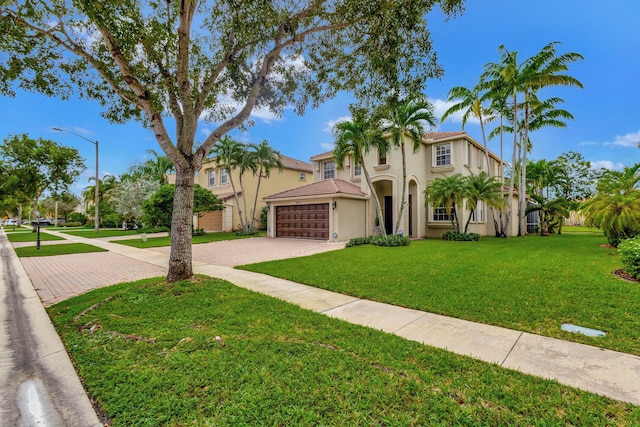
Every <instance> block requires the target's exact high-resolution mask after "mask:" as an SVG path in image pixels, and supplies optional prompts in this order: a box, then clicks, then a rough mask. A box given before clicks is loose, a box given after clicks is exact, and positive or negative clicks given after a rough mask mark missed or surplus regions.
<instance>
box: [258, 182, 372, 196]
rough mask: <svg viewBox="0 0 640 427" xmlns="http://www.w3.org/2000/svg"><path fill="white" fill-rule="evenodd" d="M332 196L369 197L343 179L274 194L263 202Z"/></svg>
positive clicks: (316, 183)
mask: <svg viewBox="0 0 640 427" xmlns="http://www.w3.org/2000/svg"><path fill="white" fill-rule="evenodd" d="M332 194H346V195H350V196H360V197H366V196H367V195H366V194H365V193H363V192H362V191H360V186H358V185H354V184H352V183H350V182H347V181H343V180H341V179H334V178H331V179H323V180H322V181H318V182H314V183H313V184H309V185H305V186H302V187H298V188H294V189H291V190H287V191H283V192H281V193H276V194H272V195H271V196H267V197H265V198H264V199H263V200H275V199H288V198H291V197H308V196H325V195H326V196H329V195H332Z"/></svg>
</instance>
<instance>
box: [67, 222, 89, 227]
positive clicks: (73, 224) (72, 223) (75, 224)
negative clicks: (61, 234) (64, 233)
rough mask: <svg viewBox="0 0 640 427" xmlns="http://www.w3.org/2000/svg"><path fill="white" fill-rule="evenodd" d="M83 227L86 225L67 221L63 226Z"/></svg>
mask: <svg viewBox="0 0 640 427" xmlns="http://www.w3.org/2000/svg"><path fill="white" fill-rule="evenodd" d="M82 225H84V223H82V222H79V221H67V222H65V223H64V224H62V226H63V227H80V226H82Z"/></svg>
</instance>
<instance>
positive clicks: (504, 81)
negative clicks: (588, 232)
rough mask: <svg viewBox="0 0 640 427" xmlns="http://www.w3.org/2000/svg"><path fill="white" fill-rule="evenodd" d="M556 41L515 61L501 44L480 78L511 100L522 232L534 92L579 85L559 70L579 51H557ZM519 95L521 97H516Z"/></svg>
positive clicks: (514, 160)
mask: <svg viewBox="0 0 640 427" xmlns="http://www.w3.org/2000/svg"><path fill="white" fill-rule="evenodd" d="M557 44H558V43H557V42H553V43H549V44H548V45H546V46H545V47H544V48H542V50H541V51H540V52H538V53H537V54H536V55H534V56H532V57H530V58H528V59H526V60H525V61H523V62H522V63H518V60H517V54H518V52H509V51H508V50H507V49H506V48H505V47H504V45H501V46H500V47H499V48H498V50H499V52H502V58H501V61H500V62H499V63H489V64H487V65H486V66H485V72H484V73H483V76H482V80H483V81H485V82H487V84H488V85H489V87H493V88H495V89H496V90H499V91H501V92H502V93H505V91H506V90H508V92H509V93H510V98H511V102H512V109H513V110H512V124H513V138H514V143H513V155H512V157H513V161H512V167H515V165H518V164H519V165H520V167H521V169H520V179H519V189H518V192H519V195H520V197H519V209H518V218H519V227H520V231H519V234H522V232H523V230H524V227H525V225H526V224H525V220H526V216H525V197H524V194H525V183H526V176H527V169H526V168H527V163H526V162H527V146H526V145H525V144H528V143H529V130H534V129H533V128H531V126H530V125H531V123H532V121H531V115H532V110H533V108H535V105H537V104H538V101H537V97H536V94H537V92H538V90H540V89H542V88H545V87H549V86H577V87H580V88H582V87H583V86H582V83H580V82H579V81H578V80H577V79H576V78H574V77H571V76H568V75H566V74H562V73H563V72H564V71H567V70H568V69H569V64H570V63H572V62H575V61H577V60H579V59H584V58H583V56H582V55H580V54H578V53H574V52H569V53H564V54H561V55H558V53H557V49H556V45H557ZM520 96H521V97H522V99H521V100H520V99H519V97H520ZM519 111H520V112H522V124H520V123H518V122H519V115H518V112H519ZM518 137H520V145H519V147H520V152H521V155H520V156H518V157H519V158H518V159H516V153H517V151H518ZM514 179H515V174H514V173H512V174H511V178H510V185H509V188H510V194H509V205H510V204H511V200H512V197H513V184H514Z"/></svg>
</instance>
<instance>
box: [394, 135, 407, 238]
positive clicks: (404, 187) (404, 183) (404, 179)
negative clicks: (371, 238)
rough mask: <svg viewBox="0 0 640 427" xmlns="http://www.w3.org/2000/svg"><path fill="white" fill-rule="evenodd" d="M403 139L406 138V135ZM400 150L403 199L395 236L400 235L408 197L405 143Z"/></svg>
mask: <svg viewBox="0 0 640 427" xmlns="http://www.w3.org/2000/svg"><path fill="white" fill-rule="evenodd" d="M402 138H404V135H403V136H402ZM400 150H401V152H402V197H401V198H400V211H399V212H398V219H397V220H396V226H395V228H394V230H393V234H398V231H399V230H400V224H402V214H403V213H404V205H405V198H406V197H407V156H406V153H405V151H404V142H403V143H402V144H400Z"/></svg>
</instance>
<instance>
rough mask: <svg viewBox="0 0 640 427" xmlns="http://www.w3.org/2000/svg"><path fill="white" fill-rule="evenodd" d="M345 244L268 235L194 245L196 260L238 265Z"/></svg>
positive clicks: (317, 251) (340, 247)
mask: <svg viewBox="0 0 640 427" xmlns="http://www.w3.org/2000/svg"><path fill="white" fill-rule="evenodd" d="M344 245H345V243H344V242H341V243H327V242H326V241H320V240H300V239H269V238H267V237H257V238H253V239H239V240H225V241H222V242H211V243H203V244H199V245H193V260H194V261H198V262H203V263H206V264H213V265H224V266H227V267H235V266H236V265H244V264H253V263H256V262H262V261H273V260H277V259H286V258H298V257H301V256H307V255H313V254H318V253H321V252H328V251H334V250H337V249H343V248H344ZM152 250H154V251H157V252H160V253H163V254H169V251H170V250H171V249H170V248H169V247H166V246H164V247H159V248H153V249H152Z"/></svg>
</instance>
